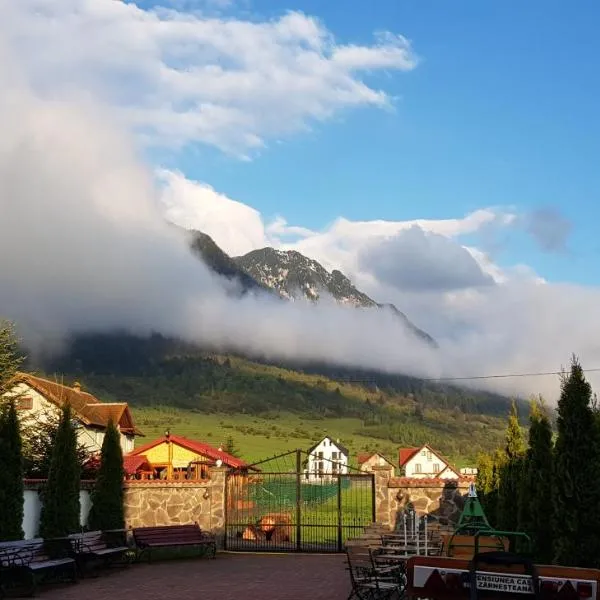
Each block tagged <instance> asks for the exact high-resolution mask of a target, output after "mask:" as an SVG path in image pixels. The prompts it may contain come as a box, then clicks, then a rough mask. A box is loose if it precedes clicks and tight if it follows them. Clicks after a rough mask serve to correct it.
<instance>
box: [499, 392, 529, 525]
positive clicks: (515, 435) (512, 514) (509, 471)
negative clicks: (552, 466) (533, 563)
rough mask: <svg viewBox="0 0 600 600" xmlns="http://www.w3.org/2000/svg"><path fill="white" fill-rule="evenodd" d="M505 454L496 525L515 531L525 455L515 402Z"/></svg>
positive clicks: (512, 407)
mask: <svg viewBox="0 0 600 600" xmlns="http://www.w3.org/2000/svg"><path fill="white" fill-rule="evenodd" d="M504 454H505V463H504V464H503V465H502V466H501V467H500V473H499V479H500V482H499V487H498V509H497V510H498V514H497V525H496V526H497V527H499V528H500V529H503V530H505V531H515V530H516V529H517V527H518V504H519V492H520V480H521V472H522V469H523V460H524V456H525V441H524V439H523V432H522V431H521V425H520V424H519V415H518V412H517V405H516V403H515V402H513V403H512V405H511V410H510V415H509V417H508V427H507V430H506V446H505V449H504Z"/></svg>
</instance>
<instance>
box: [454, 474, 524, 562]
mask: <svg viewBox="0 0 600 600" xmlns="http://www.w3.org/2000/svg"><path fill="white" fill-rule="evenodd" d="M460 535H468V536H473V537H474V538H475V550H474V551H475V554H479V538H480V537H482V536H487V537H491V538H495V539H496V540H497V542H498V547H497V550H499V551H502V552H503V551H504V543H503V539H506V538H522V539H525V540H526V541H527V550H526V552H527V553H531V551H532V543H531V538H530V537H529V536H528V535H527V534H526V533H523V532H521V531H502V530H499V529H494V528H493V527H492V526H491V525H490V523H489V521H488V520H487V517H486V515H485V511H484V510H483V507H482V506H481V503H480V502H479V498H478V497H477V490H476V489H475V485H474V484H471V487H470V489H469V495H468V496H467V499H466V502H465V506H464V508H463V511H462V513H461V515H460V519H459V520H458V526H457V527H456V529H455V530H454V533H453V534H452V536H451V538H450V539H449V540H448V547H447V548H446V556H452V554H451V551H452V548H461V547H462V548H466V547H470V546H471V544H468V545H467V544H454V543H453V540H454V538H455V537H456V536H460Z"/></svg>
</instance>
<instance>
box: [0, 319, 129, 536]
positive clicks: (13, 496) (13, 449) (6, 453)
mask: <svg viewBox="0 0 600 600" xmlns="http://www.w3.org/2000/svg"><path fill="white" fill-rule="evenodd" d="M23 358H24V357H23V356H22V355H21V354H20V352H19V350H18V344H17V339H16V336H15V332H14V328H13V326H12V325H11V324H10V323H5V322H0V541H12V540H20V539H22V538H23V536H24V532H23V516H24V484H23V478H24V476H25V474H26V468H27V460H28V457H27V455H26V453H25V452H24V447H25V446H26V445H27V444H29V443H30V440H29V438H28V433H31V432H30V431H28V430H27V426H24V425H23V424H22V423H21V421H20V419H19V417H18V411H17V402H18V399H19V398H18V396H15V395H14V394H13V393H12V385H13V384H12V381H13V379H14V377H15V375H16V373H17V372H18V369H19V367H20V365H21V364H22V362H23ZM9 392H10V393H9ZM40 431H41V432H43V435H42V434H40V437H39V438H38V439H37V443H40V440H42V442H41V443H43V440H44V439H45V441H46V443H50V444H51V445H50V446H49V447H47V448H44V449H43V451H42V450H41V449H39V457H38V459H39V460H40V461H42V463H43V464H39V465H37V467H36V468H37V470H38V472H40V473H45V474H46V475H47V479H46V480H45V482H44V484H43V488H42V492H41V495H42V510H41V515H40V527H39V532H38V535H39V536H40V537H43V538H45V539H51V538H58V537H64V536H67V535H69V534H71V533H76V532H78V531H81V525H80V511H81V507H80V499H79V493H80V489H81V477H82V472H83V466H82V465H84V464H87V462H88V461H87V458H86V457H82V450H81V447H80V446H79V445H78V443H77V431H76V428H75V424H74V419H73V413H72V411H71V407H70V406H69V405H68V404H66V405H64V406H63V407H62V408H61V410H60V416H59V418H58V419H57V420H56V422H50V423H46V424H44V425H43V427H41V428H38V433H39V432H40ZM44 435H46V438H44ZM31 456H32V455H29V460H31ZM44 461H45V462H44ZM29 467H30V468H31V465H29ZM95 475H96V477H95V482H94V487H93V490H92V495H91V501H92V507H91V509H90V513H89V516H88V527H89V528H90V529H91V530H108V529H122V528H123V527H124V526H125V520H124V510H123V475H124V473H123V453H122V450H121V444H120V434H119V431H118V430H117V428H116V426H115V425H114V423H112V421H111V422H109V424H108V427H107V430H106V434H105V436H104V441H103V443H102V449H101V453H100V459H99V465H98V468H97V471H96V474H95Z"/></svg>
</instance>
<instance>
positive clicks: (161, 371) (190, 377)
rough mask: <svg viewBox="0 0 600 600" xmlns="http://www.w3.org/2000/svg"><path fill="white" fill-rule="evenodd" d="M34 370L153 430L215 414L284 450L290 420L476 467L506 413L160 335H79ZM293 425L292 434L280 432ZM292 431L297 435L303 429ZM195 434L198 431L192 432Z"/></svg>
mask: <svg viewBox="0 0 600 600" xmlns="http://www.w3.org/2000/svg"><path fill="white" fill-rule="evenodd" d="M42 368H43V370H44V371H45V372H46V374H49V375H51V374H52V373H60V374H62V375H63V376H64V377H65V379H66V380H67V381H68V380H69V378H72V379H73V380H75V379H77V380H79V381H82V382H83V383H84V385H86V386H87V387H88V388H89V389H90V390H91V391H93V392H94V393H96V394H98V395H99V396H100V397H101V398H103V399H105V400H116V399H118V400H125V401H128V402H130V403H131V405H132V406H133V407H134V408H137V409H138V414H139V415H141V416H142V417H143V418H144V419H147V420H148V419H149V420H150V421H148V422H147V423H146V425H147V426H150V429H157V431H159V430H161V428H163V429H164V425H163V424H162V423H161V422H160V417H159V416H157V415H160V414H162V415H166V414H168V413H169V411H168V410H167V411H166V412H165V409H176V410H175V412H176V413H177V414H178V415H179V417H178V418H179V420H180V421H181V422H184V421H185V417H183V418H181V415H182V414H184V413H182V411H184V412H185V411H192V412H193V413H194V414H196V415H199V414H204V415H223V418H222V419H219V422H225V421H227V419H229V420H231V421H232V422H233V421H235V427H237V428H238V430H239V427H244V424H243V419H242V422H241V423H240V418H239V417H240V416H242V417H243V416H246V417H247V419H248V423H250V421H251V420H252V419H251V417H259V418H260V419H267V420H269V419H271V420H272V419H278V421H277V422H278V423H279V424H280V425H281V435H279V436H276V437H280V438H284V439H286V438H287V439H288V441H289V438H290V437H292V438H293V437H294V435H293V430H294V429H295V428H296V429H297V428H298V420H300V421H310V422H311V423H313V424H315V426H317V424H318V422H319V421H320V422H321V425H323V426H324V425H326V426H327V430H331V428H332V427H333V428H335V427H336V425H335V424H336V420H337V421H339V422H340V423H341V422H342V421H343V427H342V428H341V429H340V432H339V435H343V436H345V438H346V439H345V441H346V442H347V441H348V440H347V437H348V436H359V437H360V439H361V441H360V444H358V445H357V451H362V450H364V449H366V448H365V447H366V446H369V449H375V448H377V447H385V448H387V449H388V451H392V449H393V448H395V447H397V446H399V445H413V444H420V443H425V442H428V443H431V444H432V445H434V446H436V447H438V448H439V449H440V450H441V451H442V452H445V453H446V454H448V455H451V456H452V457H454V458H459V457H468V458H475V456H476V454H477V452H479V451H481V450H489V449H490V448H493V447H495V446H496V445H498V443H500V442H501V438H502V433H503V429H504V422H505V418H506V414H507V412H508V410H509V404H508V401H507V400H506V399H505V398H502V397H499V396H493V395H490V394H479V393H474V392H467V391H465V390H461V389H458V388H451V387H445V388H444V387H440V386H435V385H433V384H431V383H427V382H423V381H419V380H417V379H414V378H407V377H395V376H394V377H391V376H384V375H381V374H376V373H369V372H351V371H348V370H344V369H339V370H336V369H332V368H330V367H329V368H326V367H319V366H316V365H313V366H312V367H311V368H310V369H309V368H304V370H293V369H291V368H285V367H284V366H282V365H279V366H274V365H268V364H263V363H259V362H254V361H250V360H248V359H245V358H241V357H236V356H233V355H219V354H210V353H206V352H201V351H200V350H199V349H197V348H194V347H192V346H190V345H188V344H185V343H182V342H177V341H174V340H170V339H167V338H164V337H163V336H160V335H155V336H152V337H151V338H150V339H140V338H136V337H132V336H129V335H124V334H123V335H121V334H114V335H91V334H90V335H86V336H80V337H79V338H77V339H76V340H74V341H73V343H72V345H71V348H70V351H69V352H68V353H67V354H66V355H65V356H63V357H62V358H61V359H58V360H53V361H51V362H47V363H46V364H44V365H43V366H42ZM353 380H356V382H353ZM359 380H360V381H362V380H364V381H366V382H367V383H364V384H363V383H359V382H358V381H359ZM147 409H152V410H150V411H148V410H147ZM170 414H175V413H174V412H173V411H172V410H171V413H170ZM150 415H154V416H150ZM165 418H166V417H165ZM157 419H158V421H157ZM292 421H293V422H294V423H295V425H294V427H288V424H289V423H291V422H292ZM300 429H301V430H302V429H304V431H303V432H302V433H305V427H304V426H303V425H301V426H300ZM313 429H314V428H313ZM317 429H318V427H317ZM188 433H193V432H190V431H188ZM197 433H198V434H202V433H204V434H206V433H207V432H206V431H205V430H204V429H203V428H202V427H200V426H199V429H198V431H197ZM240 433H242V434H243V435H245V436H247V435H249V433H248V431H243V430H242V431H240ZM271 433H272V432H269V431H268V430H267V429H266V428H265V425H264V423H263V425H261V427H259V428H257V427H254V428H252V432H251V434H250V435H252V436H261V435H262V436H265V439H267V438H266V436H267V435H269V437H270V434H271ZM297 435H298V433H296V436H297ZM333 435H335V432H333ZM290 443H291V442H290Z"/></svg>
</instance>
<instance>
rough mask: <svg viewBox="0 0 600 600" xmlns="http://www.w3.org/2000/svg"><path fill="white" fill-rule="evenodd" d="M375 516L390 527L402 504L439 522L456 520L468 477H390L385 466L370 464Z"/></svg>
mask: <svg viewBox="0 0 600 600" xmlns="http://www.w3.org/2000/svg"><path fill="white" fill-rule="evenodd" d="M373 472H374V474H375V499H376V500H375V502H376V506H375V520H376V521H377V522H378V523H382V524H383V525H387V526H388V527H389V528H390V529H394V528H395V527H396V526H397V521H398V519H399V517H400V515H401V514H402V512H403V511H404V510H405V509H406V508H409V507H410V508H413V509H414V510H415V512H416V513H417V514H418V515H419V516H424V515H429V517H430V518H431V519H433V520H436V521H438V522H439V523H440V524H441V525H454V524H456V523H457V522H458V519H459V517H460V514H461V512H462V509H463V507H464V503H465V496H466V495H467V493H468V491H469V484H470V483H471V481H472V480H471V479H468V478H464V479H459V480H448V479H447V480H440V479H416V478H408V477H393V476H392V474H393V471H392V470H391V469H387V468H383V467H381V468H374V469H373Z"/></svg>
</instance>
